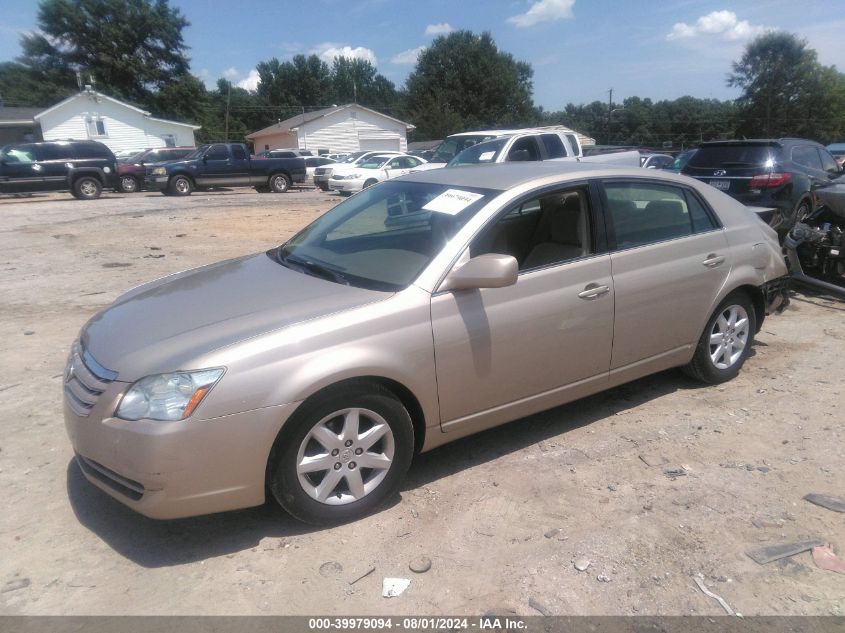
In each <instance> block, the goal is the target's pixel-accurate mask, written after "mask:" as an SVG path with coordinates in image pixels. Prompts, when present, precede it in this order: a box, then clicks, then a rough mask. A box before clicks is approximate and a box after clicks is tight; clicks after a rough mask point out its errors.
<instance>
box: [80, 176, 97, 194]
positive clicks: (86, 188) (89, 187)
mask: <svg viewBox="0 0 845 633" xmlns="http://www.w3.org/2000/svg"><path fill="white" fill-rule="evenodd" d="M79 189H80V191H82V193H83V194H85V195H86V196H93V195H94V192H95V191H96V190H97V188H96V187H94V183H92V182H91V181H89V180H86V181H85V182H83V183H82V185H81V186H80V187H79Z"/></svg>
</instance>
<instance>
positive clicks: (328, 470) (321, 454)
mask: <svg viewBox="0 0 845 633" xmlns="http://www.w3.org/2000/svg"><path fill="white" fill-rule="evenodd" d="M394 450H395V441H394V438H393V431H391V430H390V426H389V425H388V424H387V421H386V420H385V419H384V418H383V417H381V416H380V415H379V414H378V413H376V412H375V411H370V410H369V409H361V408H357V407H356V408H351V409H343V410H341V411H335V412H334V413H332V414H331V415H328V416H326V417H325V418H323V419H322V420H320V421H319V422H317V424H315V425H314V427H313V428H312V429H311V431H309V433H308V435H306V436H305V439H304V440H302V444H300V446H299V452H298V454H297V458H296V473H297V476H298V478H299V484H300V485H301V486H302V489H303V490H304V491H305V492H306V494H307V495H308V496H309V497H311V498H312V499H315V500H317V501H319V502H320V503H325V504H327V505H345V504H347V503H352V502H353V501H358V500H359V499H361V498H363V497H365V496H367V495H368V494H370V493H371V492H372V491H373V490H375V489H376V488H377V487H378V486H379V484H381V482H382V481H383V480H384V478H385V477H386V476H387V473H388V471H389V470H390V466H391V465H392V464H393V454H394Z"/></svg>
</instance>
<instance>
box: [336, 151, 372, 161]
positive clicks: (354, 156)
mask: <svg viewBox="0 0 845 633" xmlns="http://www.w3.org/2000/svg"><path fill="white" fill-rule="evenodd" d="M366 153H367V152H352V153H351V154H350V155H349V156H347V157H346V158H344V159H343V160H342V161H340V162H341V163H354V162H355V161H356V160H358V159H359V158H361V157H362V156H363V155H364V154H366Z"/></svg>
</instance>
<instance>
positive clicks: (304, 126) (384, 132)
mask: <svg viewBox="0 0 845 633" xmlns="http://www.w3.org/2000/svg"><path fill="white" fill-rule="evenodd" d="M412 129H414V126H413V125H411V124H410V123H405V122H404V121H400V120H399V119H394V118H393V117H391V116H387V115H386V114H382V113H381V112H376V111H375V110H371V109H370V108H365V107H364V106H361V105H358V104H357V103H349V104H347V105H342V106H333V107H331V108H324V109H323V110H315V111H314V112H306V113H304V114H298V115H297V116H295V117H292V118H290V119H286V120H284V121H279V122H278V123H274V124H273V125H271V126H269V127H266V128H264V129H263V130H258V131H257V132H253V133H252V134H247V135H246V138H247V140H250V141H252V143H253V145H254V146H255V151H256V152H261V151H263V150H267V149H277V148H285V147H291V148H298V149H307V150H311V151H312V152H314V153H315V154H316V153H317V152H318V151H319V152H322V153H332V154H334V153H343V152H357V151H359V150H396V151H400V152H404V151H406V150H407V149H408V130H412Z"/></svg>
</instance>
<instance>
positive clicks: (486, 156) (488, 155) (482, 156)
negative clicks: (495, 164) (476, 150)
mask: <svg viewBox="0 0 845 633" xmlns="http://www.w3.org/2000/svg"><path fill="white" fill-rule="evenodd" d="M495 155H496V152H483V153H482V154H479V156H478V162H480V163H483V162H484V161H485V160H493V156H495Z"/></svg>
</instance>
